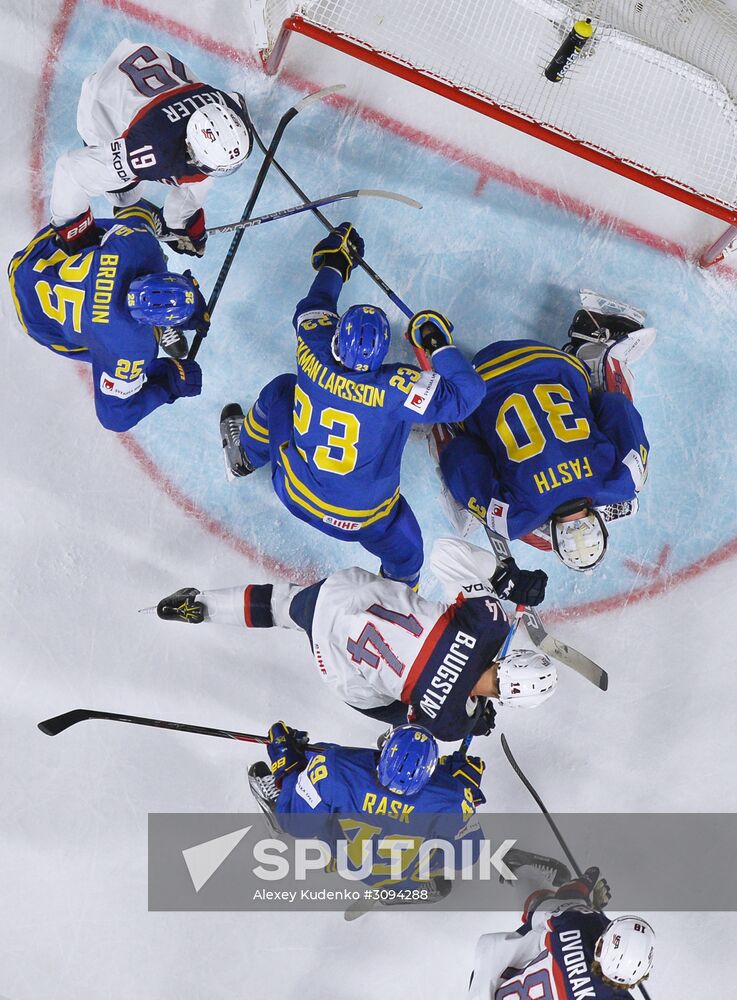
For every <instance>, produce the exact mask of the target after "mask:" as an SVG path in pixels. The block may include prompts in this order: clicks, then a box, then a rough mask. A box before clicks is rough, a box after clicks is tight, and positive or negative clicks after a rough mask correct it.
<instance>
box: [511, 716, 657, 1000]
mask: <svg viewBox="0 0 737 1000" xmlns="http://www.w3.org/2000/svg"><path fill="white" fill-rule="evenodd" d="M501 742H502V750H503V751H504V756H505V757H506V758H507V760H508V761H509V763H510V764H511V765H512V769H513V770H514V772H515V774H516V775H517V777H518V778H519V779H520V781H521V782H522V784H523V785H524V786H525V788H526V789H527V791H528V792H529V793H530V795H531V796H532V797H533V799H534V800H535V802H536V803H537V805H538V806H539V808H540V812H541V813H542V814H543V816H544V817H545V819H546V820H547V823H548V826H549V827H550V829H551V830H552V831H553V834H554V835H555V839H556V840H557V841H558V843H559V844H560V846H561V848H562V850H563V853H564V854H565V856H566V857H567V858H568V860H569V861H570V863H571V867H572V868H573V870H574V872H575V873H576V875H577V876H578V877H579V878H580V877H581V876H582V875H583V872H582V871H581V869H580V867H579V866H578V863H577V862H576V859H575V858H574V857H573V855H572V854H571V852H570V851H569V850H568V845H567V844H566V842H565V840H564V839H563V834H562V833H561V832H560V830H559V829H558V827H557V826H556V824H555V820H554V819H553V817H552V816H551V815H550V813H549V812H548V810H547V809H546V807H545V803H544V802H543V800H542V799H541V798H540V796H539V795H538V794H537V792H536V791H535V789H534V787H533V785H532V782H531V781H530V780H529V778H528V777H527V776H526V774H525V773H524V771H523V770H522V768H521V767H520V766H519V764H518V763H517V761H516V760H515V758H514V754H513V753H512V750H511V748H510V746H509V743H508V742H507V737H506V736H505V735H504V733H502V738H501ZM599 912H600V913H601V915H602V916H603V917H606V913H604V911H603V910H600V911H599ZM637 989H638V990H639V991H640V992H641V993H642V995H643V997H644V998H645V1000H651V998H650V994H649V993H648V991H647V989H646V988H645V987H644V986H643V985H642V983H638V985H637Z"/></svg>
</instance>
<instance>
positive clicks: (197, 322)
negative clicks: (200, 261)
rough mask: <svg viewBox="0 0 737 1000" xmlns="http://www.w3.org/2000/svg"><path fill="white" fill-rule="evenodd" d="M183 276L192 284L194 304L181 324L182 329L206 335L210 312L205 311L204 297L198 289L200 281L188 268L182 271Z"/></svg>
mask: <svg viewBox="0 0 737 1000" xmlns="http://www.w3.org/2000/svg"><path fill="white" fill-rule="evenodd" d="M184 277H185V278H188V279H189V280H190V281H191V282H192V284H193V286H194V297H195V306H194V311H193V313H192V315H191V316H190V317H189V319H188V320H187V322H186V323H185V324H184V325H183V327H182V329H183V330H196V331H197V333H199V334H200V335H201V336H203V337H206V336H207V331H208V330H209V329H210V314H209V312H208V311H207V303H206V302H205V297H204V295H203V294H202V292H201V291H200V283H199V281H198V280H197V278H195V276H194V275H193V274H192V272H191V271H190V270H186V271H185V272H184Z"/></svg>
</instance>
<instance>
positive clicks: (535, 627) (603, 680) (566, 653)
mask: <svg viewBox="0 0 737 1000" xmlns="http://www.w3.org/2000/svg"><path fill="white" fill-rule="evenodd" d="M253 132H254V136H255V138H256V142H257V144H258V145H259V146H260V147H261V149H262V150H265V148H266V147H265V146H264V144H263V142H262V140H261V137H260V136H259V134H258V132H257V131H256V129H255V128H254V130H253ZM272 162H273V164H274V168H275V169H276V171H277V172H278V173H279V174H281V176H282V177H283V178H284V180H285V181H286V182H287V183H288V184H289V186H290V187H291V188H292V190H293V191H294V192H295V194H296V195H297V197H298V198H302V199H303V201H305V202H307V201H309V199H308V196H307V195H306V194H305V192H304V191H303V190H302V188H300V187H299V185H298V184H297V182H296V181H295V180H294V179H293V178H292V177H291V176H290V174H288V173H287V171H286V170H285V169H284V167H282V165H281V164H280V163H279V161H278V160H276V159H274V158H273V157H272ZM312 211H313V214H314V215H315V216H316V218H318V219H319V220H320V222H321V223H322V224H323V226H325V228H326V229H328V230H329V231H330V232H333V230H334V227H333V225H332V224H331V222H330V220H329V219H328V218H327V217H326V216H325V215H323V213H322V212H321V211H320V210H319V209H317V208H315V209H313V210H312ZM355 263H356V264H357V265H358V266H359V267H361V268H362V269H363V270H364V271H365V272H366V274H368V276H369V277H370V278H371V279H372V281H374V282H375V283H376V284H377V285H378V286H379V288H380V289H381V290H382V291H383V292H384V294H385V295H386V296H387V298H389V300H390V301H391V302H393V303H394V305H395V306H396V307H397V308H398V309H399V310H400V311H401V312H403V313H404V315H405V316H407V317H408V318H409V319H411V318H412V316H413V315H414V313H413V312H412V310H411V309H410V308H409V306H408V305H407V304H406V303H405V302H403V301H402V299H400V297H399V296H398V295H397V293H396V292H395V291H393V289H391V288H390V287H389V285H387V283H386V282H385V281H384V279H383V278H382V277H381V276H380V275H378V274H377V273H376V271H374V269H373V268H372V267H371V265H370V264H368V263H367V262H366V261H365V260H364V259H363V258H362V257H357V258H356V260H355ZM412 346H413V350H414V352H415V356H416V358H417V362H418V364H419V366H420V367H421V368H423V369H424V370H425V371H428V370H430V369H431V368H432V365H431V364H430V361H429V359H428V357H427V355H426V354H425V352H424V351H422V350H421V349H420V348H418V347H416V346H415V345H412ZM486 531H487V535H489V540H490V541H491V542H492V548H494V550H495V551H496V550H497V545H496V544H495V541H494V540H492V535H491V533H490V530H489V529H488V528H487V529H486ZM498 541H499V542H502V543H504V545H505V547H506V556H507V557H511V552H510V550H509V546H508V545H507V544H506V541H505V539H502V538H499V539H498ZM525 625H526V626H527V629H528V632H529V633H530V638H531V639H532V641H533V642H534V643H535V645H536V646H537V647H538V648H539V649H542V650H543V652H545V653H548V655H550V656H554V657H555V658H556V659H557V660H559V661H560V662H561V663H564V664H565V665H566V666H568V667H570V668H571V670H574V671H575V672H576V673H578V674H581V676H582V677H585V678H586V679H587V680H589V681H591V683H592V684H595V685H596V686H597V687H598V688H600V690H602V691H606V690H607V688H608V685H609V677H608V675H607V673H606V671H605V670H603V669H602V668H601V667H600V666H599V665H598V664H596V663H594V661H593V660H591V659H589V658H588V657H587V656H584V655H583V653H580V652H579V651H578V650H577V649H574V648H573V647H572V646H569V645H567V644H566V643H564V642H560V640H558V639H556V638H555V637H553V636H551V635H548V633H547V631H546V630H545V628H544V627H543V624H542V621H541V620H540V616H539V615H538V614H537V612H536V611H533V610H532V609H530V608H527V609H526V610H525Z"/></svg>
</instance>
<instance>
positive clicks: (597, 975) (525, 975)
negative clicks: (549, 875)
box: [467, 868, 655, 1000]
mask: <svg viewBox="0 0 737 1000" xmlns="http://www.w3.org/2000/svg"><path fill="white" fill-rule="evenodd" d="M608 901H609V887H608V885H607V884H606V881H605V880H604V879H602V878H600V875H599V869H598V868H589V869H587V871H585V872H584V874H583V875H582V876H581V877H580V878H577V879H575V880H574V881H572V882H569V883H567V884H566V885H563V886H561V887H560V888H559V889H558V890H557V891H556V892H555V893H554V892H553V891H552V890H546V889H542V890H540V889H539V890H537V891H536V892H533V893H532V894H531V895H530V896H528V898H527V900H526V902H525V910H524V913H523V914H522V926H521V927H520V928H519V929H518V930H517V931H512V932H511V933H508V934H507V933H504V932H501V933H494V934H484V935H483V937H481V938H480V939H479V942H478V944H477V945H476V955H475V959H474V967H473V975H472V976H471V984H470V986H469V992H468V997H467V1000H530V998H535V1000H627V998H628V997H631V994H630V993H629V992H628V991H629V990H632V989H634V988H635V987H636V986H637V985H638V983H641V982H642V981H643V980H644V979H647V977H648V975H649V973H650V970H651V969H652V965H653V952H654V946H655V933H654V931H653V929H652V927H651V926H650V924H649V923H648V922H647V921H646V920H643V918H642V917H637V916H621V917H616V918H615V919H614V920H611V921H610V920H609V919H608V918H607V917H605V916H604V914H603V913H601V912H600V909H601V908H603V907H604V906H606V904H607V903H608Z"/></svg>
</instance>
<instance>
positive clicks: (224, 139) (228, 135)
mask: <svg viewBox="0 0 737 1000" xmlns="http://www.w3.org/2000/svg"><path fill="white" fill-rule="evenodd" d="M252 145H253V136H252V134H251V129H250V128H249V127H248V125H247V124H246V122H245V121H244V120H243V119H242V118H241V117H240V116H239V115H237V114H236V113H235V111H233V110H232V109H231V108H228V107H225V106H224V105H222V104H208V105H206V106H205V107H204V108H200V109H199V110H198V111H195V112H194V114H193V115H192V117H191V118H190V119H189V121H188V122H187V150H188V152H189V156H190V159H191V160H192V162H193V163H194V164H195V165H196V166H198V167H200V168H201V169H202V170H204V171H205V173H208V174H232V173H233V171H234V170H237V169H238V167H240V166H241V164H242V163H243V162H244V161H245V160H247V159H248V157H249V156H250V155H251V146H252Z"/></svg>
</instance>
